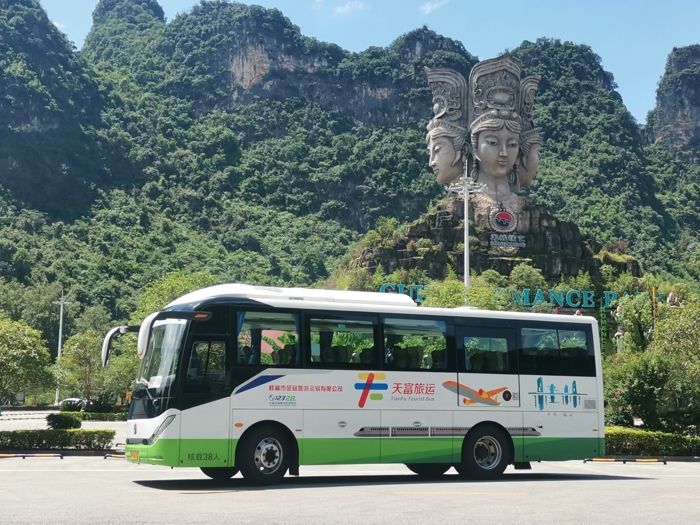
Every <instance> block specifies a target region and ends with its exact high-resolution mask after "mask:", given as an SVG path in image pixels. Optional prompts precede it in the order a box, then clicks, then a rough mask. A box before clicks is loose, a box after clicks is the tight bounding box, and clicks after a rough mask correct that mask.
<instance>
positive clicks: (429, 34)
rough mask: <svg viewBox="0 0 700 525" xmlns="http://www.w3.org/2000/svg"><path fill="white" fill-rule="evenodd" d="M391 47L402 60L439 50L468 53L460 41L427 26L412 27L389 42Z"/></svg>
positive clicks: (409, 59)
mask: <svg viewBox="0 0 700 525" xmlns="http://www.w3.org/2000/svg"><path fill="white" fill-rule="evenodd" d="M391 49H392V50H393V51H395V52H398V54H399V56H400V57H401V61H402V62H410V61H411V60H415V59H417V58H422V57H423V56H424V55H426V54H428V53H433V52H435V51H439V50H443V51H451V52H454V53H460V54H463V55H469V53H468V52H467V51H466V49H464V46H463V45H462V44H461V43H460V42H457V41H456V40H452V39H451V38H446V37H444V36H441V35H438V34H437V33H436V32H435V31H431V30H430V29H428V27H427V26H423V27H421V28H417V29H414V30H413V31H410V32H408V33H406V34H405V35H403V36H401V37H399V38H397V39H396V40H395V41H394V43H393V44H391Z"/></svg>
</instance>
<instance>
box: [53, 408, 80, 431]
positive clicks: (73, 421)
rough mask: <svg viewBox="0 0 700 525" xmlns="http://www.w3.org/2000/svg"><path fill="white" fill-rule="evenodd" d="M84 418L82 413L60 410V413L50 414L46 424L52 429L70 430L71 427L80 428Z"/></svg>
mask: <svg viewBox="0 0 700 525" xmlns="http://www.w3.org/2000/svg"><path fill="white" fill-rule="evenodd" d="M82 423H83V420H82V419H81V418H80V414H74V413H72V412H63V413H61V412H59V413H58V414H49V415H48V416H46V424H47V425H48V426H49V428H50V429H52V430H68V429H69V428H80V425H82Z"/></svg>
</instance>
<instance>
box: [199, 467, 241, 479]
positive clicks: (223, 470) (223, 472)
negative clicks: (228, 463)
mask: <svg viewBox="0 0 700 525" xmlns="http://www.w3.org/2000/svg"><path fill="white" fill-rule="evenodd" d="M199 470H201V471H202V474H204V475H205V476H207V477H208V478H211V479H213V480H214V481H227V480H229V479H231V478H232V477H233V476H235V475H236V474H238V468H236V467H219V468H216V467H209V468H207V467H202V468H200V469H199Z"/></svg>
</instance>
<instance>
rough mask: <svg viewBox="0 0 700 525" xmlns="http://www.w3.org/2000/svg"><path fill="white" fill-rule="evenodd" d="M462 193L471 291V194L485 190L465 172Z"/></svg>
mask: <svg viewBox="0 0 700 525" xmlns="http://www.w3.org/2000/svg"><path fill="white" fill-rule="evenodd" d="M461 182H462V188H461V190H462V191H461V193H462V194H463V196H464V287H465V288H466V289H467V291H469V195H470V194H471V193H481V192H483V191H484V186H483V184H476V183H475V182H474V179H472V178H471V177H468V176H467V173H466V166H465V173H464V176H463V177H462V179H461Z"/></svg>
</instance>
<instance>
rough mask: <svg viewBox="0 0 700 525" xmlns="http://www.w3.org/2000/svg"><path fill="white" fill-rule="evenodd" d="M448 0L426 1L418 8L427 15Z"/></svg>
mask: <svg viewBox="0 0 700 525" xmlns="http://www.w3.org/2000/svg"><path fill="white" fill-rule="evenodd" d="M449 1H450V0H432V1H431V2H426V3H424V4H423V5H422V6H420V7H419V8H418V9H420V10H421V11H423V13H424V14H426V15H429V14H430V13H432V12H433V11H435V10H436V9H440V8H441V7H442V6H443V5H445V4H446V3H447V2H449Z"/></svg>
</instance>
